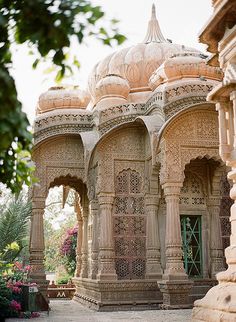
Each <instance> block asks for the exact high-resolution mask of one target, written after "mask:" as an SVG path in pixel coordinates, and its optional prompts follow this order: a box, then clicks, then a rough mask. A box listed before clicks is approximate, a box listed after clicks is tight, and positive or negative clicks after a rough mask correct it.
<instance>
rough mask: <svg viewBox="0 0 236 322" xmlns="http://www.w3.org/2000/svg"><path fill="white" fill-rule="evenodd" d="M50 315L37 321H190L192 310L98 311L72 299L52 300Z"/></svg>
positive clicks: (36, 320)
mask: <svg viewBox="0 0 236 322" xmlns="http://www.w3.org/2000/svg"><path fill="white" fill-rule="evenodd" d="M50 307H51V311H50V313H49V316H48V315H47V313H42V314H41V316H40V317H39V318H35V319H34V321H35V322H116V321H119V322H130V321H132V322H134V321H135V320H137V321H142V322H150V321H151V322H152V321H157V322H188V321H190V318H191V310H150V311H149V310H148V311H117V312H116V311H115V312H96V311H93V310H90V309H88V308H86V307H85V306H83V305H81V304H79V303H77V302H75V301H70V300H51V302H50ZM6 321H7V322H26V321H27V322H28V321H29V320H26V319H6Z"/></svg>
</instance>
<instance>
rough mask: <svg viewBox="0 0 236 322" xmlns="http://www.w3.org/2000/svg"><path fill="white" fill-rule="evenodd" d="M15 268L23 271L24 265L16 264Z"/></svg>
mask: <svg viewBox="0 0 236 322" xmlns="http://www.w3.org/2000/svg"><path fill="white" fill-rule="evenodd" d="M14 266H15V267H16V268H17V269H19V270H21V269H22V263H20V262H15V264H14Z"/></svg>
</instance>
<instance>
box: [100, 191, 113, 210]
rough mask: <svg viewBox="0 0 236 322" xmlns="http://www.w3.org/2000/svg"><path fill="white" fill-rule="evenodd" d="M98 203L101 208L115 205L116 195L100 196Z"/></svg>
mask: <svg viewBox="0 0 236 322" xmlns="http://www.w3.org/2000/svg"><path fill="white" fill-rule="evenodd" d="M98 202H99V205H100V207H101V206H103V205H104V206H105V205H113V202H114V194H101V193H100V194H99V195H98Z"/></svg>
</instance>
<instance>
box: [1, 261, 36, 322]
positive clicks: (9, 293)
mask: <svg viewBox="0 0 236 322" xmlns="http://www.w3.org/2000/svg"><path fill="white" fill-rule="evenodd" d="M29 272H30V266H29V265H27V266H23V265H22V263H20V262H15V263H14V264H12V265H11V269H9V270H8V271H7V272H5V274H3V277H2V278H0V307H1V310H0V320H1V318H5V317H24V318H32V317H37V316H39V315H38V313H37V312H23V311H22V306H23V305H22V304H23V297H22V286H23V285H27V286H33V285H36V284H35V283H30V282H29V281H28V274H29Z"/></svg>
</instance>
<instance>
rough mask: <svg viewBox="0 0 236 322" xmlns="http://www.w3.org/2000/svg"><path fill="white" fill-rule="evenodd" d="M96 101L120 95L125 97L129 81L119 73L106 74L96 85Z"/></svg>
mask: <svg viewBox="0 0 236 322" xmlns="http://www.w3.org/2000/svg"><path fill="white" fill-rule="evenodd" d="M95 91H96V94H95V95H96V96H95V97H96V101H100V100H101V99H103V98H107V97H120V98H123V99H127V97H128V95H129V91H130V86H129V83H128V81H127V80H126V79H124V78H123V77H121V76H119V75H115V74H110V75H106V76H105V77H103V78H102V79H100V81H99V82H98V83H97V85H96V89H95Z"/></svg>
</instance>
